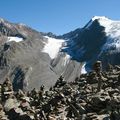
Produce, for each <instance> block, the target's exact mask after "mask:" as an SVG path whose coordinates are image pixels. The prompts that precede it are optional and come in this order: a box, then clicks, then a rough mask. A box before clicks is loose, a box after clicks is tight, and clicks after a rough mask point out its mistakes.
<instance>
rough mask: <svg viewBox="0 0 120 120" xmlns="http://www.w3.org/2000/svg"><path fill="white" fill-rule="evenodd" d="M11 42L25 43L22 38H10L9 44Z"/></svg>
mask: <svg viewBox="0 0 120 120" xmlns="http://www.w3.org/2000/svg"><path fill="white" fill-rule="evenodd" d="M11 41H15V42H21V41H23V38H20V37H8V41H7V42H11Z"/></svg>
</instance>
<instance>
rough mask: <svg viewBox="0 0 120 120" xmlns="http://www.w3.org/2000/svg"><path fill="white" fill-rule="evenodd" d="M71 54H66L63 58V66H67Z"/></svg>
mask: <svg viewBox="0 0 120 120" xmlns="http://www.w3.org/2000/svg"><path fill="white" fill-rule="evenodd" d="M70 58H71V57H70V55H68V54H66V55H65V57H64V58H63V66H66V65H67V64H68V63H69V61H70Z"/></svg>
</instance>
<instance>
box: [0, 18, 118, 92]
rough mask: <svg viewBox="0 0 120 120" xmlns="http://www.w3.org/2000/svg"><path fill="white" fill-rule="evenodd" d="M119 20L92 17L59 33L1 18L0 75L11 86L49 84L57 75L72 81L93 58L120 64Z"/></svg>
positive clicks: (91, 62) (29, 87)
mask: <svg viewBox="0 0 120 120" xmlns="http://www.w3.org/2000/svg"><path fill="white" fill-rule="evenodd" d="M119 36H120V22H119V21H112V20H110V19H108V18H106V17H99V16H95V17H93V18H92V19H91V20H90V21H89V22H88V23H87V24H86V25H85V26H84V27H83V28H78V29H76V30H74V31H72V32H69V33H66V34H64V35H61V36H56V35H54V34H52V33H42V32H38V31H36V30H34V29H31V28H30V27H28V26H26V25H24V24H14V23H10V22H8V21H6V20H4V19H0V78H1V80H0V81H1V82H2V81H3V80H4V78H5V76H6V75H7V76H9V77H10V78H11V80H12V82H13V86H14V89H15V90H17V89H19V88H20V89H24V90H29V89H33V88H34V87H36V88H39V86H41V85H42V84H44V85H45V86H46V88H49V87H51V86H53V85H54V83H55V82H56V80H57V79H58V78H59V76H60V75H63V76H64V79H65V80H66V81H73V80H74V79H75V78H76V77H79V76H80V74H81V73H85V72H86V71H90V70H91V68H92V65H93V63H94V62H95V61H96V60H101V61H102V63H103V66H104V68H103V69H105V68H106V66H107V64H108V63H110V64H120V60H119V59H120V57H119V56H120V55H119V54H120V50H119V48H120V47H119V46H120V45H119V44H120V43H119V42H120V38H119Z"/></svg>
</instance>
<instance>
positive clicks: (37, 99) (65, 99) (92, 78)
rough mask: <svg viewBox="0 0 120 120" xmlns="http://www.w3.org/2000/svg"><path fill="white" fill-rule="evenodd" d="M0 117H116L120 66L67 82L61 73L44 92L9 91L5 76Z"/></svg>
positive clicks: (23, 119)
mask: <svg viewBox="0 0 120 120" xmlns="http://www.w3.org/2000/svg"><path fill="white" fill-rule="evenodd" d="M0 120H120V67H119V66H114V67H109V69H108V70H107V71H105V72H103V71H102V63H101V62H100V61H97V62H96V63H95V64H94V65H93V71H91V72H90V73H87V74H82V75H81V76H80V78H76V79H75V81H73V82H69V83H67V82H66V81H65V80H64V78H63V77H62V76H60V78H59V79H58V80H57V82H56V84H55V85H54V86H53V87H51V88H50V89H49V91H46V90H45V89H44V85H42V86H41V87H40V89H39V90H36V89H35V88H34V89H33V90H32V91H28V92H24V91H22V90H18V91H13V89H12V84H11V82H10V80H9V78H6V80H5V82H4V83H3V84H1V85H0Z"/></svg>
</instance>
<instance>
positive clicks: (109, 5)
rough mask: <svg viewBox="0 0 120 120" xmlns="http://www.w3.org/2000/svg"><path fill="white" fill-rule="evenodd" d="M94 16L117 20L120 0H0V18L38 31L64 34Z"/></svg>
mask: <svg viewBox="0 0 120 120" xmlns="http://www.w3.org/2000/svg"><path fill="white" fill-rule="evenodd" d="M95 15H97V16H107V17H108V18H111V19H114V20H120V0H0V17H2V18H4V19H7V20H8V21H11V22H15V23H19V22H20V23H24V24H27V25H29V26H31V27H32V28H34V29H36V30H38V31H41V32H53V33H55V34H63V33H67V32H69V31H71V30H74V29H76V28H79V27H83V26H84V25H85V24H86V23H87V22H88V21H89V20H90V19H91V18H92V17H93V16H95Z"/></svg>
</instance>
